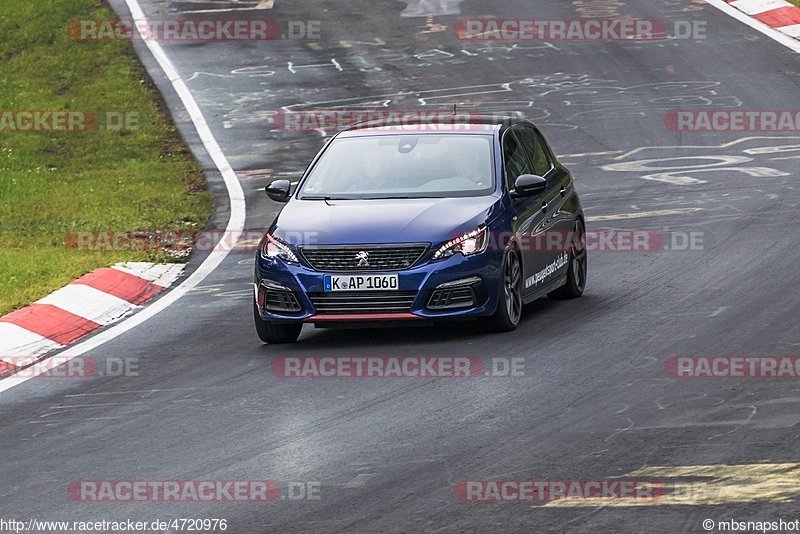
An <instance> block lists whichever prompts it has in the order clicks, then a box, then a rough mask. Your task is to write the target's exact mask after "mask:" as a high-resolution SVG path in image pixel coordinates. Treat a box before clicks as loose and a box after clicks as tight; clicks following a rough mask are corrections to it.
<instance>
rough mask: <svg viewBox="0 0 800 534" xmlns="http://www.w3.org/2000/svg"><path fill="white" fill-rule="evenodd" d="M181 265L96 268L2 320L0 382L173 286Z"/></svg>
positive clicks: (136, 263)
mask: <svg viewBox="0 0 800 534" xmlns="http://www.w3.org/2000/svg"><path fill="white" fill-rule="evenodd" d="M183 268H184V265H183V264H153V263H139V262H132V263H119V264H117V265H115V266H114V267H110V268H103V269H97V270H94V271H92V272H90V273H89V274H87V275H84V276H82V277H80V278H78V279H77V280H75V281H73V282H72V283H70V284H69V285H67V286H65V287H62V288H61V289H59V290H57V291H54V292H53V293H50V294H49V295H47V296H46V297H44V298H43V299H41V300H38V301H36V302H34V303H33V304H31V305H30V306H27V307H25V308H22V309H20V310H16V311H13V312H11V313H9V314H8V315H4V316H3V317H0V377H2V376H6V375H9V374H13V373H14V372H15V371H16V370H18V369H21V368H23V367H27V366H29V365H32V364H33V363H35V362H37V361H39V360H40V359H42V357H43V356H45V355H46V354H47V353H49V352H52V351H54V350H57V349H61V348H63V347H65V346H67V345H70V344H71V343H74V342H76V341H78V340H79V339H81V338H83V337H84V336H86V335H88V334H89V333H90V332H92V331H94V330H97V329H98V328H101V327H103V326H106V325H108V324H111V323H113V322H115V321H118V320H120V319H122V318H123V317H125V316H126V315H128V314H129V313H131V312H132V311H134V310H135V309H137V308H139V307H141V305H142V304H144V303H145V302H147V301H148V300H150V299H152V298H153V297H154V296H156V295H157V294H158V293H160V292H161V291H163V290H164V289H166V288H167V287H169V286H170V285H172V284H173V283H174V282H175V280H177V279H178V277H179V276H180V274H181V273H182V272H183Z"/></svg>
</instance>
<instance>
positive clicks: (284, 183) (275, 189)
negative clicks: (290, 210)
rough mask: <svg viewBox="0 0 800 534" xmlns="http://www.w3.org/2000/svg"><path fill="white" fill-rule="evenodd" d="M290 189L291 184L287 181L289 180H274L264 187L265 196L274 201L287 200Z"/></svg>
mask: <svg viewBox="0 0 800 534" xmlns="http://www.w3.org/2000/svg"><path fill="white" fill-rule="evenodd" d="M291 189H292V184H291V183H289V180H275V181H274V182H272V183H270V184H269V185H268V186H267V187H266V189H265V191H266V192H267V196H268V197H269V198H271V199H272V200H274V201H275V202H289V196H290V191H291Z"/></svg>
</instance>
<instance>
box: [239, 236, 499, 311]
mask: <svg viewBox="0 0 800 534" xmlns="http://www.w3.org/2000/svg"><path fill="white" fill-rule="evenodd" d="M502 258H503V256H502V254H498V253H494V252H490V251H487V252H484V253H481V254H475V255H473V256H463V255H461V254H458V253H457V254H455V255H454V256H451V257H450V258H446V259H444V260H438V261H428V262H424V263H422V264H420V265H419V266H417V267H413V268H410V269H405V270H401V271H375V272H372V271H370V272H368V273H358V274H369V275H373V274H398V275H399V287H398V288H397V290H396V291H376V292H352V293H348V292H327V293H326V292H325V291H324V287H323V284H324V282H323V277H324V275H326V274H342V273H330V272H322V271H317V270H314V269H312V268H311V267H309V266H307V265H303V264H291V263H286V262H284V261H283V260H281V259H278V258H276V259H265V258H263V257H262V256H261V255H260V254H257V255H256V269H255V283H254V293H255V297H256V302H257V303H258V309H259V312H260V314H261V317H262V318H263V319H265V320H268V321H275V322H280V321H295V322H296V321H304V322H311V323H341V322H361V321H405V320H420V319H459V318H469V317H481V316H487V315H492V314H493V313H494V311H495V309H496V307H497V299H498V290H499V288H500V277H501V266H502ZM353 274H356V273H353ZM454 282H455V284H454ZM364 302H371V303H374V307H373V306H370V308H371V309H369V310H364V308H365V307H366V305H365V304H363V303H364Z"/></svg>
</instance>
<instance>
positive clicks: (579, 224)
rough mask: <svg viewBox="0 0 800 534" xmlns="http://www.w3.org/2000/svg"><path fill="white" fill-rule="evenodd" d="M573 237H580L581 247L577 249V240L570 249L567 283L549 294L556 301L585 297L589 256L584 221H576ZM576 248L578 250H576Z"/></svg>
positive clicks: (573, 226) (573, 227)
mask: <svg viewBox="0 0 800 534" xmlns="http://www.w3.org/2000/svg"><path fill="white" fill-rule="evenodd" d="M572 232H573V234H572V235H573V236H579V237H578V238H577V239H579V240H580V241H581V246H579V247H575V246H574V245H575V242H574V241H575V238H574V237H573V243H572V244H571V245H570V249H569V263H568V265H569V269H568V271H567V282H566V283H565V284H564V285H563V286H561V287H559V288H558V289H556V290H555V291H552V292H550V293H548V294H547V296H548V297H550V298H551V299H554V300H564V299H574V298H578V297H580V296H581V295H583V290H584V289H586V274H587V261H586V260H587V254H586V245H585V236H586V232H585V228H584V226H583V221H582V220H580V219H576V220H575V222H574V223H573V225H572ZM576 248H577V249H578V250H576Z"/></svg>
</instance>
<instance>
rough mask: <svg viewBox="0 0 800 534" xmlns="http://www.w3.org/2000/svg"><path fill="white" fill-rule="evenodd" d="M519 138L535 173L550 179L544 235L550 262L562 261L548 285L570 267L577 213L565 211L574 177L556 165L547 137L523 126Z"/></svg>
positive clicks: (558, 263) (545, 194) (550, 277)
mask: <svg viewBox="0 0 800 534" xmlns="http://www.w3.org/2000/svg"><path fill="white" fill-rule="evenodd" d="M517 137H518V138H519V139H520V141H521V142H522V144H523V146H524V147H525V150H526V152H527V154H528V157H529V158H530V160H531V161H532V164H533V171H534V172H533V174H535V175H537V176H541V177H543V178H545V179H546V180H547V189H545V192H544V195H543V199H542V212H543V213H544V220H543V222H542V232H544V235H545V248H546V249H547V252H549V253H551V254H550V260H549V261H550V262H556V260H559V261H558V262H556V264H555V265H554V268H555V270H553V272H552V273H550V274H548V275H547V276H546V277H545V280H544V283H547V282H550V281H552V280H555V279H556V278H558V276H560V275H562V274H564V273H565V272H566V271H567V268H568V266H567V262H566V254H567V248H568V245H569V236H570V231H571V230H572V221H573V218H574V214H573V213H572V212H570V211H569V210H567V209H565V203H566V200H567V198H568V196H569V192H570V190H571V188H572V187H573V185H572V177H571V176H570V174H569V172H566V171H565V170H564V169H563V168H561V167H558V166H556V165H555V161H554V160H553V158H552V156H551V154H550V152H549V150H548V148H547V145H546V143H545V141H544V138H543V137H542V135H541V133H540V132H538V131H537V130H536V129H535V128H534V127H533V126H531V125H527V124H523V125H521V126H520V127H519V130H518V132H517ZM539 285H541V284H539Z"/></svg>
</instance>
